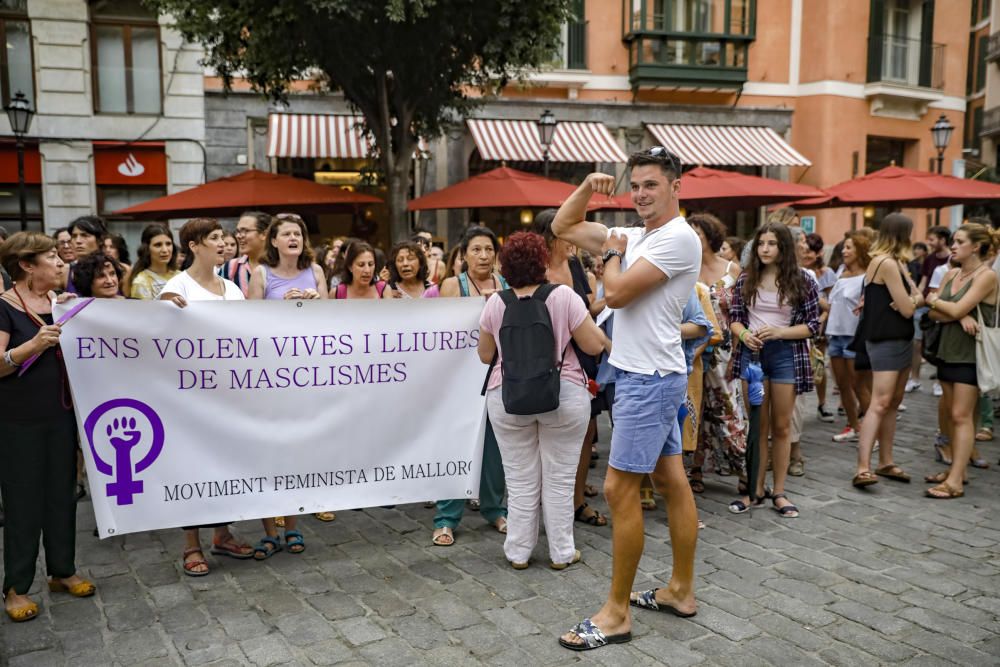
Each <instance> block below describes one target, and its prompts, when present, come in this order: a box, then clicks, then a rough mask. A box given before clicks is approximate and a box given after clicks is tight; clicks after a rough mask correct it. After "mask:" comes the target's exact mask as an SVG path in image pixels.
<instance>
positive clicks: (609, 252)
mask: <svg viewBox="0 0 1000 667" xmlns="http://www.w3.org/2000/svg"><path fill="white" fill-rule="evenodd" d="M612 257H617V258H618V260H619V261H621V259H622V257H624V255H623V254H622V251H621V250H615V249H614V248H611V249H610V250H607V251H605V253H604V263H605V264H607V262H608V260H609V259H611V258H612Z"/></svg>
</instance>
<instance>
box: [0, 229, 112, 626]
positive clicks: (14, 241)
mask: <svg viewBox="0 0 1000 667" xmlns="http://www.w3.org/2000/svg"><path fill="white" fill-rule="evenodd" d="M0 265H2V266H3V268H4V270H5V271H6V272H7V273H8V274H10V277H11V278H12V279H13V281H14V282H13V287H12V288H11V289H10V290H8V291H6V292H4V293H3V295H2V296H0V355H2V359H3V360H2V361H0V432H2V433H3V443H2V446H0V493H2V495H3V506H4V510H5V512H6V519H5V521H6V523H5V526H4V535H3V538H4V552H3V574H4V578H3V596H4V609H5V611H6V612H7V615H8V616H9V617H10V619H11V620H12V621H14V622H21V621H28V620H31V619H32V618H35V617H36V616H37V615H38V605H37V604H36V603H35V602H34V601H32V600H31V598H29V597H28V595H27V593H28V590H29V589H30V588H31V584H32V581H33V580H34V578H35V561H36V560H37V559H38V540H39V538H41V539H42V540H43V541H44V543H45V568H46V570H47V571H48V574H49V576H50V577H51V579H50V580H49V590H50V591H52V592H53V593H69V594H70V595H73V596H75V597H88V596H90V595H93V594H94V591H95V590H96V588H95V586H94V585H93V584H92V583H90V582H89V581H86V580H84V579H81V578H80V577H79V576H78V575H77V574H76V564H75V563H74V558H75V552H76V541H75V540H76V498H75V496H74V490H75V482H76V420H75V418H74V415H73V404H72V400H71V398H70V396H69V393H68V391H67V389H68V385H67V381H66V375H65V370H64V369H63V365H62V358H61V357H60V351H59V334H60V326H59V325H58V324H54V323H53V320H52V299H53V298H54V293H53V290H55V289H58V288H60V287H62V285H63V280H64V278H65V271H66V265H65V264H63V261H62V260H61V259H59V255H58V253H57V251H56V245H55V242H54V241H53V240H52V239H51V238H49V237H48V236H46V235H44V234H41V233H38V232H19V233H17V234H14V235H13V236H11V237H10V238H9V239H8V240H7V241H6V242H4V244H3V245H2V246H0ZM35 355H38V359H37V361H36V362H35V363H34V364H33V365H32V366H31V368H30V370H29V369H27V368H25V369H23V370H24V371H26V372H25V373H24V374H23V375H21V374H20V371H19V367H20V366H21V365H22V364H24V363H25V362H26V361H27V360H28V359H29V358H31V357H33V356H35Z"/></svg>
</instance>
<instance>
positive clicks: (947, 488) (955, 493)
mask: <svg viewBox="0 0 1000 667" xmlns="http://www.w3.org/2000/svg"><path fill="white" fill-rule="evenodd" d="M924 495H925V496H927V497H928V498H934V499H936V500H951V499H952V498H961V497H962V496H964V495H965V489H956V488H955V487H953V486H952V485H950V484H948V483H947V482H941V483H940V484H938V485H937V486H932V487H931V488H929V489H927V490H926V491H924Z"/></svg>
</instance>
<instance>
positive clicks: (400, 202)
mask: <svg viewBox="0 0 1000 667" xmlns="http://www.w3.org/2000/svg"><path fill="white" fill-rule="evenodd" d="M385 180H386V188H387V190H388V192H387V197H388V201H387V202H386V203H387V204H388V205H389V242H390V243H392V244H395V243H399V242H400V241H405V240H406V239H408V238H410V224H409V221H408V220H407V215H408V214H407V211H406V193H407V191H408V190H409V189H410V183H409V181H410V179H409V173H408V172H405V171H404V172H402V173H399V172H398V171H397V170H396V169H395V167H393V168H390V169H387V170H386V174H385Z"/></svg>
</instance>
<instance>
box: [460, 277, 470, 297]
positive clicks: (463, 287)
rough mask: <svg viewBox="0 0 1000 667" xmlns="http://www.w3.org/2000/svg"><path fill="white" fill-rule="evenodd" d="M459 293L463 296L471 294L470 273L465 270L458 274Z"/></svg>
mask: <svg viewBox="0 0 1000 667" xmlns="http://www.w3.org/2000/svg"><path fill="white" fill-rule="evenodd" d="M458 293H459V295H461V296H469V274H468V273H466V272H465V271H462V272H461V273H460V274H458Z"/></svg>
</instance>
